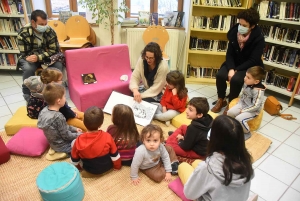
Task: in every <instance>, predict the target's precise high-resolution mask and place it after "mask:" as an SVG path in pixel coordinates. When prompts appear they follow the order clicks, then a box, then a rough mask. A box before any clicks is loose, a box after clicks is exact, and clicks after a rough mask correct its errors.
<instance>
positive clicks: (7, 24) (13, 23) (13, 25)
mask: <svg viewBox="0 0 300 201" xmlns="http://www.w3.org/2000/svg"><path fill="white" fill-rule="evenodd" d="M24 25H25V20H24V18H4V19H0V33H1V32H10V33H16V32H18V31H19V30H20V29H21V28H22V27H23V26H24Z"/></svg>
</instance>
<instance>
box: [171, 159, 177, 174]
mask: <svg viewBox="0 0 300 201" xmlns="http://www.w3.org/2000/svg"><path fill="white" fill-rule="evenodd" d="M171 166H172V172H171V174H172V175H177V174H178V166H179V162H178V161H176V162H173V163H171Z"/></svg>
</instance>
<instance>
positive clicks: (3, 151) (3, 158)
mask: <svg viewBox="0 0 300 201" xmlns="http://www.w3.org/2000/svg"><path fill="white" fill-rule="evenodd" d="M9 159H10V154H9V150H8V148H7V147H6V146H5V144H4V142H3V140H2V138H1V136H0V164H2V163H6V162H7V161H9Z"/></svg>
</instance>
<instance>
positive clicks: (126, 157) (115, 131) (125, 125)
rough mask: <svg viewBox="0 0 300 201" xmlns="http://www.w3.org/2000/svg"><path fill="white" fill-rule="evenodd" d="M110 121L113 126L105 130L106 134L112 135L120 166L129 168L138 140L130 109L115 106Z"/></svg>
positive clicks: (125, 106)
mask: <svg viewBox="0 0 300 201" xmlns="http://www.w3.org/2000/svg"><path fill="white" fill-rule="evenodd" d="M111 120H112V122H113V125H110V126H109V127H108V128H107V132H108V133H110V134H111V135H112V137H113V139H114V141H115V143H116V145H117V147H118V150H119V153H120V156H121V160H122V165H127V166H130V165H131V163H132V158H133V155H134V152H135V149H136V147H137V143H138V142H139V139H140V135H139V132H138V130H137V127H136V124H135V121H134V115H133V112H132V109H131V108H130V107H129V106H127V105H124V104H117V105H115V106H114V108H113V111H112V115H111ZM125 120H126V121H125Z"/></svg>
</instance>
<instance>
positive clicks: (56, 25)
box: [48, 20, 68, 43]
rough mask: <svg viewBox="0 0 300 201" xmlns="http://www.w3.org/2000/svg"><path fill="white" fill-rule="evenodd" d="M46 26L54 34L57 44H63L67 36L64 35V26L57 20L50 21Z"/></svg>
mask: <svg viewBox="0 0 300 201" xmlns="http://www.w3.org/2000/svg"><path fill="white" fill-rule="evenodd" d="M48 25H49V26H50V27H51V28H52V29H53V30H54V31H55V32H56V35H57V39H58V42H59V43H61V42H64V41H65V40H66V39H67V38H68V36H67V34H66V26H65V24H64V23H62V22H61V21H59V20H51V21H49V22H48Z"/></svg>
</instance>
